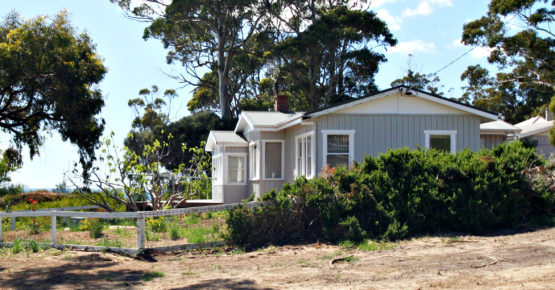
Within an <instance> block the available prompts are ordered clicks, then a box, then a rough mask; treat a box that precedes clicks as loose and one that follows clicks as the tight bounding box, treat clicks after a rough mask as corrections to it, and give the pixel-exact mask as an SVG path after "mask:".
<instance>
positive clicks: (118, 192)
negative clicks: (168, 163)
mask: <svg viewBox="0 0 555 290" xmlns="http://www.w3.org/2000/svg"><path fill="white" fill-rule="evenodd" d="M113 138H114V133H113V132H112V134H111V135H110V137H108V138H105V139H104V140H103V146H102V148H101V154H100V156H99V159H100V161H103V162H105V163H106V165H107V169H106V171H105V172H103V173H100V172H99V170H100V169H99V168H98V167H95V168H93V170H92V178H91V179H90V180H89V183H88V184H87V186H86V187H80V188H78V189H77V190H75V193H77V194H79V195H80V196H82V197H83V198H85V199H87V200H89V202H90V203H92V204H95V205H98V206H100V207H102V208H103V209H105V210H108V211H114V210H115V209H116V208H114V207H113V204H114V203H115V204H120V205H124V206H125V207H126V208H127V210H132V211H138V210H141V209H144V207H147V206H148V207H151V208H152V210H160V209H163V208H172V207H175V206H178V205H179V202H183V201H184V200H186V199H191V198H195V197H196V198H199V197H200V198H203V197H204V198H206V197H207V196H209V194H210V191H211V179H210V177H209V176H208V173H209V172H210V171H211V170H210V168H211V167H210V166H211V162H210V161H211V158H210V155H209V154H208V153H206V152H205V151H204V149H203V148H202V147H204V143H201V147H187V146H186V145H185V144H181V147H180V148H179V152H173V151H172V149H171V148H170V143H169V142H170V140H172V139H173V136H172V135H171V134H167V135H165V137H164V139H161V140H158V139H155V140H153V142H152V144H145V145H144V147H143V151H142V152H139V153H137V152H133V151H132V150H130V149H129V148H128V147H125V148H123V149H122V148H120V147H118V146H116V145H115V143H114V141H113ZM130 138H133V136H130ZM180 152H181V153H183V152H189V153H191V154H192V158H191V159H190V160H189V162H188V163H187V164H184V163H180V164H179V165H178V167H177V169H175V170H173V171H169V170H167V169H165V168H164V166H163V164H162V160H163V158H164V157H166V156H169V155H172V154H176V155H178V154H179V153H180ZM70 180H71V179H70ZM71 182H72V183H73V185H75V186H77V182H76V181H75V180H71ZM91 185H92V186H94V187H97V188H99V189H100V191H91V190H90V189H89V188H88V187H90V186H91ZM146 203H148V205H146Z"/></svg>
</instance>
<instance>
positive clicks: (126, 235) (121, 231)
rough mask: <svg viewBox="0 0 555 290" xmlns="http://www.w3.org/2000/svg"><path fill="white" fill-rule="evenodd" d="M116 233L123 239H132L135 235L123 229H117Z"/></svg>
mask: <svg viewBox="0 0 555 290" xmlns="http://www.w3.org/2000/svg"><path fill="white" fill-rule="evenodd" d="M114 233H115V234H116V235H118V236H120V237H122V238H130V237H131V236H132V235H133V233H132V232H131V231H128V230H127V229H122V228H116V229H115V230H114Z"/></svg>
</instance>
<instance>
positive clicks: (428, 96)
mask: <svg viewBox="0 0 555 290" xmlns="http://www.w3.org/2000/svg"><path fill="white" fill-rule="evenodd" d="M407 91H410V95H411V96H415V97H419V98H422V99H425V100H428V101H432V102H435V103H439V104H442V105H445V106H448V107H451V108H454V109H458V110H461V111H464V112H468V113H471V114H474V115H478V116H480V117H481V118H482V119H483V120H497V114H496V113H494V112H490V111H487V110H483V109H479V108H476V107H474V106H470V105H467V104H464V103H461V102H457V101H454V100H451V99H448V98H445V97H442V96H440V95H436V94H432V93H428V92H424V91H421V90H417V89H414V88H409V87H407V86H396V87H392V88H390V89H387V90H383V91H380V92H377V93H375V94H372V95H369V96H366V97H362V98H358V99H353V100H349V101H345V102H342V103H339V104H336V105H333V106H329V107H325V108H321V109H317V110H314V111H310V112H307V113H305V117H307V118H311V117H318V116H322V115H325V114H330V113H333V112H336V111H339V110H342V109H346V108H350V107H353V106H356V105H359V104H363V103H366V102H370V101H373V100H377V99H380V98H384V97H387V96H390V95H395V94H398V93H402V94H403V93H404V94H405V95H409V94H407Z"/></svg>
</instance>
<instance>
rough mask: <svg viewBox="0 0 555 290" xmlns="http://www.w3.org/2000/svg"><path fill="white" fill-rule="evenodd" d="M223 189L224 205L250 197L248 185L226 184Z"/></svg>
mask: <svg viewBox="0 0 555 290" xmlns="http://www.w3.org/2000/svg"><path fill="white" fill-rule="evenodd" d="M222 187H223V192H224V194H223V203H235V202H241V201H242V200H244V199H246V198H248V197H249V193H248V187H247V185H246V184H245V185H235V184H233V185H232V184H226V185H222Z"/></svg>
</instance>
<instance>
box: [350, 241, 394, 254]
mask: <svg viewBox="0 0 555 290" xmlns="http://www.w3.org/2000/svg"><path fill="white" fill-rule="evenodd" d="M357 247H358V249H359V250H361V251H364V252H373V251H385V250H391V249H393V248H395V244H394V243H388V242H375V241H370V240H367V241H364V242H362V243H360V244H358V245H357Z"/></svg>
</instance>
